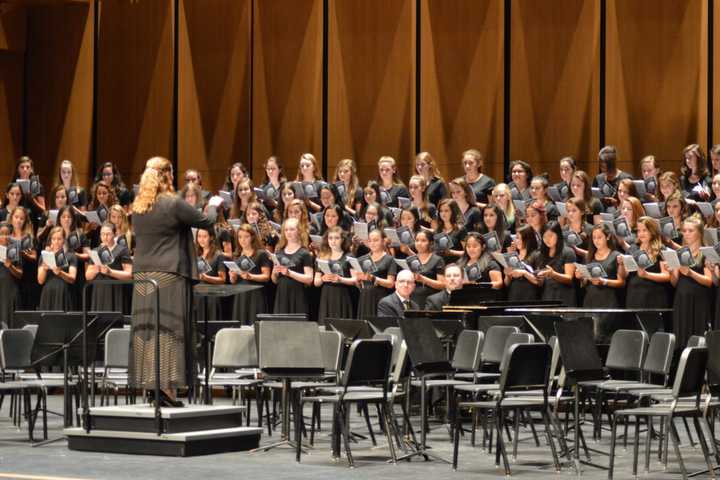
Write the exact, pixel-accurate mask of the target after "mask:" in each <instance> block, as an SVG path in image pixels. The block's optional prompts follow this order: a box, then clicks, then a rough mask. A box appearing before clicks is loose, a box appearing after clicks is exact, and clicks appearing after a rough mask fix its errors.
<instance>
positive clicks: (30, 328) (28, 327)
mask: <svg viewBox="0 0 720 480" xmlns="http://www.w3.org/2000/svg"><path fill="white" fill-rule="evenodd" d="M22 329H23V330H27V331H28V332H30V333H32V336H33V338H35V335H37V331H38V326H37V325H35V324H34V323H32V324H30V323H28V324H27V325H24V326H23V327H22Z"/></svg>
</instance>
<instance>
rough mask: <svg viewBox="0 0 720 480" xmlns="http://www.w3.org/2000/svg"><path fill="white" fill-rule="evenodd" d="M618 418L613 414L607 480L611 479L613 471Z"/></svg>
mask: <svg viewBox="0 0 720 480" xmlns="http://www.w3.org/2000/svg"><path fill="white" fill-rule="evenodd" d="M618 418H619V416H618V415H617V414H615V418H614V419H613V422H612V432H611V433H610V460H609V463H608V480H612V479H613V469H614V468H615V441H616V440H617V422H618Z"/></svg>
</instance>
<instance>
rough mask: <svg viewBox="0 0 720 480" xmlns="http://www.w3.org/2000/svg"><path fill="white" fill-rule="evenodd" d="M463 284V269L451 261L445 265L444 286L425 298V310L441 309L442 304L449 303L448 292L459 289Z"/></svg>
mask: <svg viewBox="0 0 720 480" xmlns="http://www.w3.org/2000/svg"><path fill="white" fill-rule="evenodd" d="M462 286H463V271H462V268H460V267H459V266H458V265H456V264H454V263H451V264H449V265H448V266H446V267H445V288H444V289H443V290H442V291H440V292H438V293H433V294H432V295H430V296H429V297H428V298H427V300H425V309H426V310H442V308H443V306H444V305H448V304H449V303H450V292H452V291H453V290H459V289H461V288H462Z"/></svg>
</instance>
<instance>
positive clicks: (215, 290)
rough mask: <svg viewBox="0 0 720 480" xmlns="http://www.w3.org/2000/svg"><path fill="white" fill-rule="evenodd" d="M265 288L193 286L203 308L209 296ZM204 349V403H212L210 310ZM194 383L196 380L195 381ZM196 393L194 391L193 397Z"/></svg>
mask: <svg viewBox="0 0 720 480" xmlns="http://www.w3.org/2000/svg"><path fill="white" fill-rule="evenodd" d="M260 288H263V286H262V285H245V284H237V285H225V284H223V285H212V284H209V283H199V284H197V285H195V286H194V287H193V293H194V294H195V296H196V297H200V298H202V299H203V308H207V300H206V298H207V297H215V298H224V297H232V296H234V295H238V294H240V293H245V292H252V291H253V290H258V289H260ZM204 316H205V321H204V327H205V329H204V332H205V337H204V338H203V349H204V350H205V390H204V392H203V397H204V398H203V403H205V405H210V404H212V395H210V344H209V342H210V327H209V325H208V317H209V315H208V312H207V311H206V312H205V315H204ZM193 383H194V382H193ZM194 397H195V393H194V392H193V398H194Z"/></svg>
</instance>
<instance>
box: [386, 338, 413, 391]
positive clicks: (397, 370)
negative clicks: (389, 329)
mask: <svg viewBox="0 0 720 480" xmlns="http://www.w3.org/2000/svg"><path fill="white" fill-rule="evenodd" d="M396 350H397V358H396V359H395V363H393V366H392V372H391V373H390V381H391V382H392V383H393V385H399V384H400V383H401V382H402V380H403V378H406V377H407V376H408V375H410V369H409V368H407V364H408V354H407V344H406V343H405V341H404V340H403V341H402V342H398V346H397V348H395V346H394V345H393V354H394V352H395V351H396Z"/></svg>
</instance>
